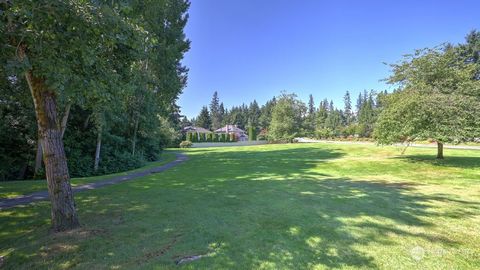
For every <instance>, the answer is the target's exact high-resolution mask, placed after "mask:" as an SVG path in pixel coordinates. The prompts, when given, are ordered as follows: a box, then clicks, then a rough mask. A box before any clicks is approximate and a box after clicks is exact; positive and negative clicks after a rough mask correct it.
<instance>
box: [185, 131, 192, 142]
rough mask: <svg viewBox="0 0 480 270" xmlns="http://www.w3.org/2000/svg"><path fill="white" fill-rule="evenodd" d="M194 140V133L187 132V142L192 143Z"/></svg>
mask: <svg viewBox="0 0 480 270" xmlns="http://www.w3.org/2000/svg"><path fill="white" fill-rule="evenodd" d="M192 140H193V135H192V132H187V134H186V141H189V142H191V141H192Z"/></svg>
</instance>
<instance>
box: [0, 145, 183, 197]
mask: <svg viewBox="0 0 480 270" xmlns="http://www.w3.org/2000/svg"><path fill="white" fill-rule="evenodd" d="M174 160H175V153H174V152H173V151H164V152H163V153H162V156H161V159H160V160H159V161H155V162H148V164H147V165H145V166H144V167H141V168H138V169H135V170H132V171H127V172H120V173H115V174H108V175H99V176H93V177H77V178H72V179H71V184H72V186H78V185H84V184H88V183H93V182H96V181H101V180H104V179H105V178H108V177H113V176H118V175H126V174H127V173H130V172H135V171H142V170H146V169H150V168H154V167H158V166H162V165H164V164H166V163H169V162H171V161H174ZM42 190H47V182H46V181H45V179H41V180H19V181H0V199H5V198H13V197H16V196H19V195H25V194H29V193H32V192H36V191H42Z"/></svg>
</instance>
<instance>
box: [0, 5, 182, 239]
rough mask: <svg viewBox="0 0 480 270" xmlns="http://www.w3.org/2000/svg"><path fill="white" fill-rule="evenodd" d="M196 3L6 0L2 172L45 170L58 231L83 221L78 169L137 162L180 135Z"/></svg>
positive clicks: (0, 81)
mask: <svg viewBox="0 0 480 270" xmlns="http://www.w3.org/2000/svg"><path fill="white" fill-rule="evenodd" d="M188 7H189V2H188V1H187V0H164V1H154V0H147V1H136V0H134V1H127V2H125V1H50V0H38V1H2V2H1V3H0V18H1V19H0V31H1V34H0V48H1V53H0V61H1V65H0V89H1V91H0V140H1V143H0V178H1V179H23V178H31V177H34V176H35V177H39V178H42V177H46V179H47V182H48V190H49V194H50V200H51V203H52V215H51V217H52V226H53V228H54V230H55V231H62V230H66V229H70V228H74V227H76V226H78V225H79V221H78V217H77V214H76V210H75V203H74V200H73V194H72V190H71V187H70V176H71V175H74V176H87V175H92V174H102V173H109V172H115V171H119V170H126V169H129V168H133V167H138V166H140V165H141V164H142V163H143V162H144V161H148V160H156V159H157V158H158V157H159V155H160V154H161V150H162V148H163V147H165V146H167V145H169V144H172V145H173V144H177V143H178V142H179V141H180V138H181V134H180V132H179V131H180V110H179V107H178V106H177V105H176V100H177V99H178V96H179V94H180V93H181V92H182V89H183V88H184V86H185V84H186V80H187V72H188V69H187V68H186V67H185V66H183V65H182V63H181V60H182V58H183V55H184V53H185V52H186V51H187V50H188V49H189V47H190V42H189V41H188V40H187V39H186V37H185V34H184V27H185V24H186V22H187V20H188V14H187V10H188ZM42 161H43V165H42ZM67 165H68V166H67ZM42 167H43V168H42Z"/></svg>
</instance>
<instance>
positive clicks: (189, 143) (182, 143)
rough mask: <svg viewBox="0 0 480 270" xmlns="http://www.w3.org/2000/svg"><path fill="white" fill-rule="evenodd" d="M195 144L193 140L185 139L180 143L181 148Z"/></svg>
mask: <svg viewBox="0 0 480 270" xmlns="http://www.w3.org/2000/svg"><path fill="white" fill-rule="evenodd" d="M192 146H193V143H192V142H191V141H183V142H181V143H180V148H190V147H192Z"/></svg>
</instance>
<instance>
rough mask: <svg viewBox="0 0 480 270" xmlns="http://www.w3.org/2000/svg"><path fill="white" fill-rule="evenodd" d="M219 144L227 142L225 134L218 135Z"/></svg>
mask: <svg viewBox="0 0 480 270" xmlns="http://www.w3.org/2000/svg"><path fill="white" fill-rule="evenodd" d="M220 142H227V136H226V134H225V133H220Z"/></svg>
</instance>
